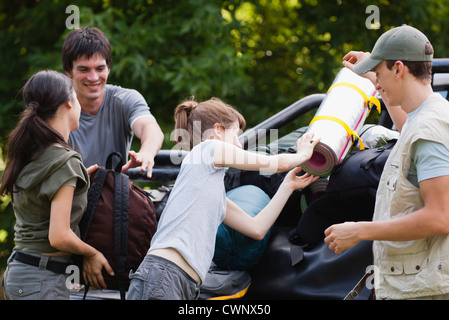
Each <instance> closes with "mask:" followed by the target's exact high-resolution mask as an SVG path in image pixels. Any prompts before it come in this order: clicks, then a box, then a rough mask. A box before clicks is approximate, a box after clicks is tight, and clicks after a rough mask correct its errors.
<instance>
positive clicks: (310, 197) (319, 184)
mask: <svg viewBox="0 0 449 320" xmlns="http://www.w3.org/2000/svg"><path fill="white" fill-rule="evenodd" d="M328 184H329V177H321V178H318V179H317V180H315V181H314V182H312V183H311V184H310V185H309V186H308V187H307V190H306V191H305V192H303V193H302V194H301V198H300V207H301V212H302V213H304V212H305V211H306V209H307V207H308V206H309V203H311V202H312V201H314V200H316V199H318V198H319V197H321V196H322V195H323V194H324V193H325V192H326V188H327V185H328Z"/></svg>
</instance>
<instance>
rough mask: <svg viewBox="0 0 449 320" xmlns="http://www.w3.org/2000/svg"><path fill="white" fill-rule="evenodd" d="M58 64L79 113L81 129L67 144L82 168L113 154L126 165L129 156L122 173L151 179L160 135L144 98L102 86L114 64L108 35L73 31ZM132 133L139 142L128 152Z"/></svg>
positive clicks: (97, 162) (103, 163) (162, 137)
mask: <svg viewBox="0 0 449 320" xmlns="http://www.w3.org/2000/svg"><path fill="white" fill-rule="evenodd" d="M62 64H63V67H64V70H65V72H66V73H67V75H69V76H70V77H71V78H72V80H73V87H74V89H75V91H76V95H77V98H78V100H79V102H80V105H81V109H82V113H81V118H80V126H79V129H78V130H76V131H74V132H72V133H71V135H70V138H69V143H70V144H71V145H72V146H73V147H74V148H76V150H77V151H78V152H80V154H81V156H82V157H83V162H84V164H85V165H86V166H90V165H94V164H98V165H100V166H104V165H105V163H106V159H107V157H108V155H109V154H110V153H111V152H114V151H115V152H119V153H121V154H122V158H123V159H124V160H125V161H126V160H127V158H128V156H129V161H128V162H127V163H126V164H125V165H124V166H123V168H122V171H126V170H127V169H129V168H133V167H138V166H140V167H141V168H142V170H147V172H148V174H147V175H148V177H150V176H151V173H152V168H153V166H154V157H155V156H156V154H157V153H158V151H159V149H160V148H161V145H162V141H163V139H164V135H163V133H162V131H161V129H160V127H159V125H158V124H157V122H156V119H155V118H154V117H153V116H152V115H151V113H150V111H149V108H148V105H147V103H146V102H145V99H144V98H143V97H142V95H140V94H139V93H138V92H137V91H135V90H129V89H124V88H121V87H117V86H110V85H106V82H107V78H108V76H109V72H110V69H111V64H112V58H111V46H110V44H109V41H108V39H107V38H106V36H105V35H104V34H103V33H102V32H101V31H100V30H99V29H98V28H89V27H83V28H79V29H74V30H73V31H72V32H70V34H69V35H68V36H67V38H66V40H65V42H64V45H63V48H62ZM133 135H136V136H137V137H138V138H139V139H140V142H141V147H140V150H139V151H138V152H135V151H130V146H131V141H132V138H133Z"/></svg>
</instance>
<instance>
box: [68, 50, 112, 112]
mask: <svg viewBox="0 0 449 320" xmlns="http://www.w3.org/2000/svg"><path fill="white" fill-rule="evenodd" d="M70 76H71V77H72V80H73V87H74V89H75V91H76V93H77V96H78V100H79V101H80V104H81V106H83V103H88V104H92V103H95V102H96V101H99V104H100V105H101V102H102V101H103V96H104V87H105V85H106V81H107V79H108V76H109V68H108V66H107V64H106V60H105V59H104V58H103V56H101V55H100V54H95V55H93V56H92V57H90V58H89V59H88V58H86V57H85V56H82V57H80V58H79V59H77V60H75V61H74V62H73V69H72V72H71V74H70Z"/></svg>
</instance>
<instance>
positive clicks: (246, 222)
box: [223, 168, 318, 240]
mask: <svg viewBox="0 0 449 320" xmlns="http://www.w3.org/2000/svg"><path fill="white" fill-rule="evenodd" d="M300 171H301V168H295V169H293V170H291V171H290V172H289V173H288V174H287V175H286V176H285V178H284V181H283V182H282V184H281V185H280V187H279V189H278V191H277V192H276V194H275V195H274V197H273V199H271V201H270V202H269V203H268V204H267V206H266V207H265V208H263V209H262V211H260V212H259V214H258V215H257V216H255V217H251V216H249V215H248V214H246V213H245V212H244V211H243V210H242V209H241V208H240V207H239V206H237V205H236V204H235V203H233V202H232V201H231V200H229V199H227V202H226V205H227V207H226V217H225V218H224V220H223V222H224V223H225V224H226V225H228V226H229V227H231V228H233V229H234V230H237V231H238V232H240V233H242V234H244V235H246V236H248V237H250V238H253V239H256V240H261V239H263V238H264V237H265V235H266V234H267V232H268V230H270V228H271V226H272V225H273V223H274V222H275V221H276V219H277V218H278V216H279V214H280V213H281V211H282V209H283V208H284V206H285V203H286V202H287V200H288V199H289V198H290V195H291V194H292V192H293V191H294V190H296V189H303V188H305V187H306V186H308V185H309V184H311V183H312V182H313V181H315V180H316V179H318V177H314V176H311V175H309V174H308V173H307V174H304V175H302V176H297V175H296V174H297V173H298V172H300Z"/></svg>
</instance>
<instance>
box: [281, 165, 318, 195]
mask: <svg viewBox="0 0 449 320" xmlns="http://www.w3.org/2000/svg"><path fill="white" fill-rule="evenodd" d="M301 170H302V169H301V167H297V168H295V169H292V170H290V172H289V173H288V174H287V175H286V176H285V178H284V181H282V185H285V186H286V187H288V188H289V189H290V190H292V191H293V190H297V189H304V188H305V187H307V186H308V185H309V184H311V183H312V182H314V181H316V180H317V179H318V178H319V177H318V176H312V175H311V174H309V173H306V174H303V175H301V176H297V175H296V174H297V173H299V172H301Z"/></svg>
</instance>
